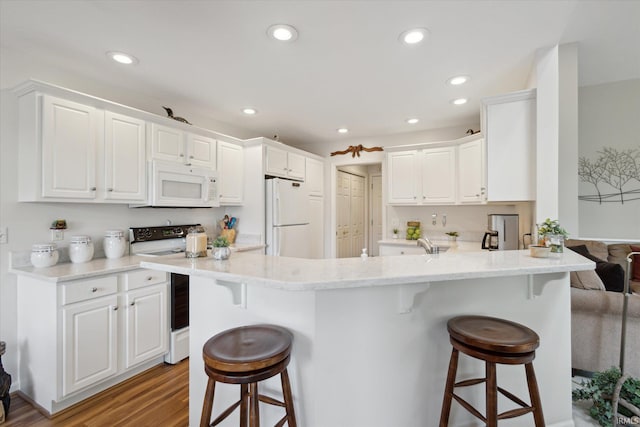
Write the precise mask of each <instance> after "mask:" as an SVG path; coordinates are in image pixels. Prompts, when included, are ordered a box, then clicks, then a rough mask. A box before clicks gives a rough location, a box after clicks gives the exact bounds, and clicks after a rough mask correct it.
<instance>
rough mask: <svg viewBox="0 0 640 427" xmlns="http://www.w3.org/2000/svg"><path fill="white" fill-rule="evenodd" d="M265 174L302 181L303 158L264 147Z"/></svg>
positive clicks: (303, 170)
mask: <svg viewBox="0 0 640 427" xmlns="http://www.w3.org/2000/svg"><path fill="white" fill-rule="evenodd" d="M265 153H266V154H265V174H267V175H272V176H277V177H281V178H291V179H297V180H301V181H304V179H305V157H304V156H303V155H301V154H297V153H293V152H289V151H286V150H282V149H280V148H275V147H271V146H268V145H267V146H265Z"/></svg>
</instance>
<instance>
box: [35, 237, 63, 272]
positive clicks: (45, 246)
mask: <svg viewBox="0 0 640 427" xmlns="http://www.w3.org/2000/svg"><path fill="white" fill-rule="evenodd" d="M59 256H60V255H59V254H58V251H57V249H56V245H55V243H37V244H35V245H33V246H31V265H33V266H34V267H36V268H43V267H51V266H54V265H56V264H57V263H58V258H59Z"/></svg>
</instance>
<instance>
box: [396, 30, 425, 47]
mask: <svg viewBox="0 0 640 427" xmlns="http://www.w3.org/2000/svg"><path fill="white" fill-rule="evenodd" d="M427 37H429V30H427V29H426V28H413V29H411V30H407V31H404V32H403V33H401V34H400V41H401V42H403V43H405V44H411V45H414V44H417V43H420V42H422V41H424V39H426V38H427Z"/></svg>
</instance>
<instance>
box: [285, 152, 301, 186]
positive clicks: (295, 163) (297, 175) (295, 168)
mask: <svg viewBox="0 0 640 427" xmlns="http://www.w3.org/2000/svg"><path fill="white" fill-rule="evenodd" d="M287 176H288V177H289V178H292V179H300V180H302V181H304V179H305V161H304V156H302V155H300V154H296V153H287Z"/></svg>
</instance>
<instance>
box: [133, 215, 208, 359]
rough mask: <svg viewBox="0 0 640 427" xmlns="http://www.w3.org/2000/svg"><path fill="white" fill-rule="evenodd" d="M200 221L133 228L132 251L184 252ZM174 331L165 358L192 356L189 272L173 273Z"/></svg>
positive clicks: (143, 253) (171, 307)
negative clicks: (188, 235) (190, 347)
mask: <svg viewBox="0 0 640 427" xmlns="http://www.w3.org/2000/svg"><path fill="white" fill-rule="evenodd" d="M199 225H200V224H189V225H167V226H160V227H131V228H129V253H130V254H131V255H139V256H149V257H158V256H180V255H178V254H182V255H181V256H184V251H185V248H186V235H187V233H188V230H189V228H191V227H196V226H199ZM169 314H170V317H171V334H170V339H169V352H168V353H167V355H166V356H165V362H167V363H171V364H175V363H178V362H180V361H181V360H183V359H186V358H187V357H189V276H186V275H183V274H176V273H171V292H170V298H169Z"/></svg>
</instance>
